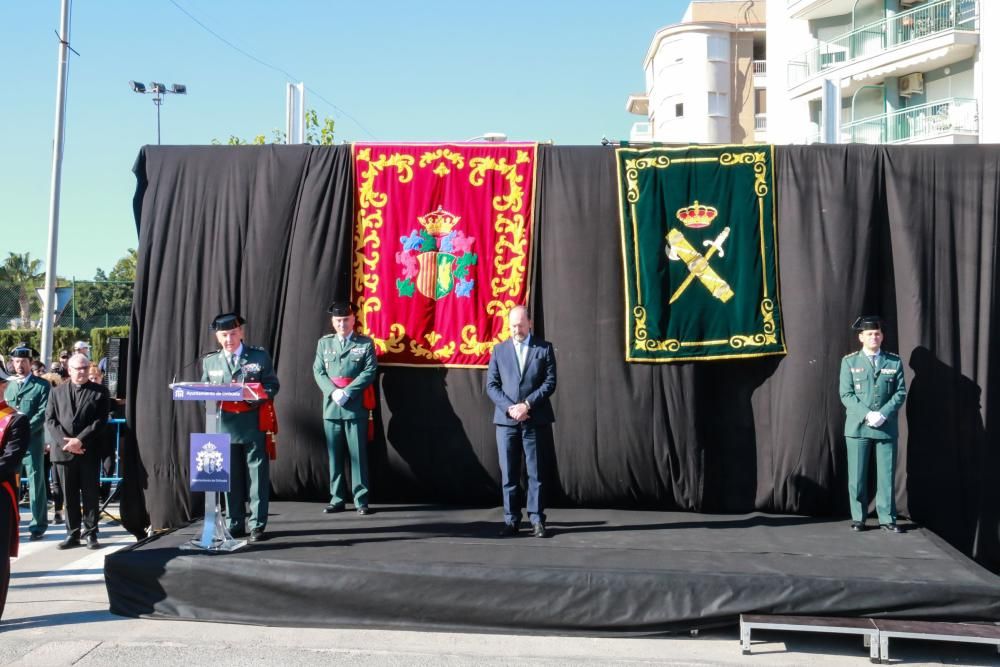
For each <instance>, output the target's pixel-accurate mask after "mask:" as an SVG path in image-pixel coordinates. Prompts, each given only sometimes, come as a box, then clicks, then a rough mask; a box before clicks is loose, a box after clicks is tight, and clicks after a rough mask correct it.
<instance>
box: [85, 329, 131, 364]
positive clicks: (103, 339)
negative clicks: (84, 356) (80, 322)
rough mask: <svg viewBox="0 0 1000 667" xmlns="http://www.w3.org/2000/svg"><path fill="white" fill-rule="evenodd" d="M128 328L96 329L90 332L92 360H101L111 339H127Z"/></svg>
mask: <svg viewBox="0 0 1000 667" xmlns="http://www.w3.org/2000/svg"><path fill="white" fill-rule="evenodd" d="M128 330H129V328H128V327H127V326H119V327H95V328H93V329H91V330H90V345H91V347H90V358H91V359H95V360H96V359H100V358H101V357H103V356H104V351H105V350H106V349H107V346H108V339H109V338H125V337H126V336H128Z"/></svg>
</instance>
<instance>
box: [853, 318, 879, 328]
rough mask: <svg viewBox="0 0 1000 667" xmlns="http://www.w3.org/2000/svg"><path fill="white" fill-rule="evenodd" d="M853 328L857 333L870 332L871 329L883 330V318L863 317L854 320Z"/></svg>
mask: <svg viewBox="0 0 1000 667" xmlns="http://www.w3.org/2000/svg"><path fill="white" fill-rule="evenodd" d="M851 328H852V329H854V330H855V331H868V330H870V329H878V330H879V331H881V330H882V318H881V317H879V316H878V315H862V316H861V317H859V318H858V319H856V320H854V324H852V325H851Z"/></svg>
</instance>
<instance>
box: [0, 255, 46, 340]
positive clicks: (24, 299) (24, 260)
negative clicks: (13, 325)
mask: <svg viewBox="0 0 1000 667" xmlns="http://www.w3.org/2000/svg"><path fill="white" fill-rule="evenodd" d="M41 268H42V260H40V259H32V258H31V253H27V252H26V253H14V252H9V253H7V258H6V259H5V260H4V261H3V264H0V283H4V284H6V285H8V286H9V288H10V289H13V290H14V291H16V293H17V304H18V310H19V311H20V319H21V322H22V326H27V323H29V322H30V321H31V311H32V310H33V308H37V307H38V306H37V302H38V297H37V296H36V295H35V288H36V287H38V286H39V285H41V284H42V281H43V280H45V273H44V272H43V271H42V270H41Z"/></svg>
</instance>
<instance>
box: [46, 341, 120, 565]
mask: <svg viewBox="0 0 1000 667" xmlns="http://www.w3.org/2000/svg"><path fill="white" fill-rule="evenodd" d="M67 369H68V371H69V382H64V383H63V384H61V385H59V386H58V387H56V388H55V389H53V390H52V393H51V394H50V395H49V405H48V407H47V408H46V410H45V427H46V429H48V432H49V435H50V436H51V438H52V442H53V443H54V445H53V447H52V450H51V452H50V455H51V458H52V463H53V465H54V467H55V469H56V475H58V476H59V484H60V485H61V486H62V490H63V494H64V496H65V503H66V539H65V540H63V541H62V542H60V543H59V548H60V549H70V548H73V547H78V546H81V541H80V540H81V539H82V538H86V540H87V548H88V549H99V548H100V546H101V545H100V544H98V542H97V515H98V509H99V506H100V502H99V500H98V495H99V493H100V486H101V459H100V455H101V452H100V450H101V442H102V441H103V440H102V438H103V435H104V429H105V427H106V425H107V423H108V411H109V409H110V399H109V396H108V390H107V389H105V388H104V387H102V386H101V385H99V384H97V383H95V382H91V381H90V378H89V377H88V373H89V371H90V360H89V359H88V358H87V357H86V356H85V355H83V354H79V353H77V354H74V355H73V356H71V357H70V358H69V361H68V362H67ZM81 500H82V502H83V516H82V519H83V528H84V530H83V532H81V530H80V522H81V515H80V503H81Z"/></svg>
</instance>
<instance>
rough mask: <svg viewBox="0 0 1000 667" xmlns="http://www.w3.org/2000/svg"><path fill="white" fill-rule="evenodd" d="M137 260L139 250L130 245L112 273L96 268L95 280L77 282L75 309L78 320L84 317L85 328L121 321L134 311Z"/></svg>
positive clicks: (74, 299) (74, 300)
mask: <svg viewBox="0 0 1000 667" xmlns="http://www.w3.org/2000/svg"><path fill="white" fill-rule="evenodd" d="M136 262H137V253H136V251H135V249H133V248H129V249H128V251H127V252H126V254H125V256H124V257H122V258H121V259H119V260H118V261H117V262H115V266H114V268H112V269H111V274H110V275H109V274H107V273H105V272H104V269H97V271H96V272H95V273H94V280H93V282H86V283H84V282H78V283H77V284H76V292H75V294H74V295H73V308H74V311H73V312H74V313H75V317H76V318H77V319H78V320H83V321H84V322H83V323H84V326H83V328H84V329H89V328H91V326H93V325H94V324H105V325H112V324H122V323H123V322H122V320H125V321H126V322H127V320H128V317H129V314H130V313H131V312H132V288H133V284H134V283H135V268H136ZM87 324H89V325H90V326H87ZM78 325H79V322H78Z"/></svg>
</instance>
